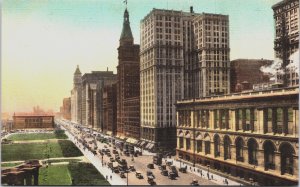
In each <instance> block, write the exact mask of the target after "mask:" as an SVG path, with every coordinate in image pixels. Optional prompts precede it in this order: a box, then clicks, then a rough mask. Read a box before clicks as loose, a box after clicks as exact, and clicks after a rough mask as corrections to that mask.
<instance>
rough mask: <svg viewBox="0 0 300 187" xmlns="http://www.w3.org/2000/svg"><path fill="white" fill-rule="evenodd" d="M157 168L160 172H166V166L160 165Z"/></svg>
mask: <svg viewBox="0 0 300 187" xmlns="http://www.w3.org/2000/svg"><path fill="white" fill-rule="evenodd" d="M158 168H159V169H160V170H166V169H167V167H166V165H161V166H159V167H158Z"/></svg>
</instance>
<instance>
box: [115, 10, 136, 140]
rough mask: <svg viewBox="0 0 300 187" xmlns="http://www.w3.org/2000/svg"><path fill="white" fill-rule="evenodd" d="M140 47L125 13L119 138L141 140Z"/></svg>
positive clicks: (120, 52) (121, 61)
mask: <svg viewBox="0 0 300 187" xmlns="http://www.w3.org/2000/svg"><path fill="white" fill-rule="evenodd" d="M139 50H140V46H139V45H136V44H134V38H133V36H132V33H131V28H130V22H129V13H128V10H127V8H126V10H125V12H124V20H123V29H122V34H121V37H120V46H119V48H118V54H119V56H118V57H119V63H118V66H117V71H118V73H117V76H118V85H117V137H119V138H120V137H121V139H122V138H125V136H126V137H132V138H135V139H139V138H140V72H139V70H140V64H139V62H140V60H139Z"/></svg>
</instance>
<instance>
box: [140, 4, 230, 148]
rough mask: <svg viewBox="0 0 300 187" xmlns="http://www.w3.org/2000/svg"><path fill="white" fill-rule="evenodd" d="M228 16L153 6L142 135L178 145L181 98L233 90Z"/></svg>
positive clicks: (144, 65) (145, 24)
mask: <svg viewBox="0 0 300 187" xmlns="http://www.w3.org/2000/svg"><path fill="white" fill-rule="evenodd" d="M228 27H229V26H228V16H224V15H217V14H205V13H203V14H197V13H194V12H193V9H192V7H191V11H190V12H182V11H173V10H159V9H153V10H152V11H151V12H150V13H149V14H148V15H147V16H146V17H145V18H144V19H143V20H142V21H141V50H140V61H141V63H140V66H141V67H140V76H141V80H140V82H141V126H142V127H141V128H142V129H141V138H142V139H143V140H145V141H147V142H148V144H150V145H149V146H147V148H149V149H152V148H153V147H154V148H158V147H162V148H170V149H173V148H174V147H175V146H176V129H175V126H176V108H175V105H174V104H175V103H176V101H177V100H180V99H183V98H194V97H204V96H209V95H213V94H220V93H228V92H229V73H230V70H229V68H230V61H229V29H228Z"/></svg>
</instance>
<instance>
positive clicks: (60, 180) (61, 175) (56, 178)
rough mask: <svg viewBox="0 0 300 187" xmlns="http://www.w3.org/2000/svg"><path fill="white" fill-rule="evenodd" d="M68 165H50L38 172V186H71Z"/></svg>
mask: <svg viewBox="0 0 300 187" xmlns="http://www.w3.org/2000/svg"><path fill="white" fill-rule="evenodd" d="M71 184H72V180H71V177H70V172H69V170H68V165H51V166H48V167H47V168H46V167H41V168H40V170H39V185H44V186H46V185H55V186H58V185H71Z"/></svg>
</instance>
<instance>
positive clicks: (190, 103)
mask: <svg viewBox="0 0 300 187" xmlns="http://www.w3.org/2000/svg"><path fill="white" fill-rule="evenodd" d="M298 103H299V88H298V87H291V88H285V89H282V88H281V89H280V88H279V89H272V90H261V91H253V92H247V93H239V94H237V93H236V94H232V95H224V96H221V95H220V96H215V97H206V98H199V99H195V100H193V99H190V100H181V101H178V102H177V104H176V106H177V119H178V120H177V148H176V152H177V158H178V159H182V160H184V161H185V162H189V163H191V164H193V165H195V166H198V167H199V166H201V167H204V168H209V169H210V171H212V170H213V171H214V172H216V173H218V174H220V175H223V176H226V177H228V176H232V177H234V180H237V181H241V182H242V183H245V184H248V185H253V182H255V183H256V184H257V185H263V186H289V185H297V184H298V180H299V178H298V174H299V167H298V163H299V154H298V152H299V145H298V144H299V140H298V139H299V107H298ZM214 172H213V173H214Z"/></svg>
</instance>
